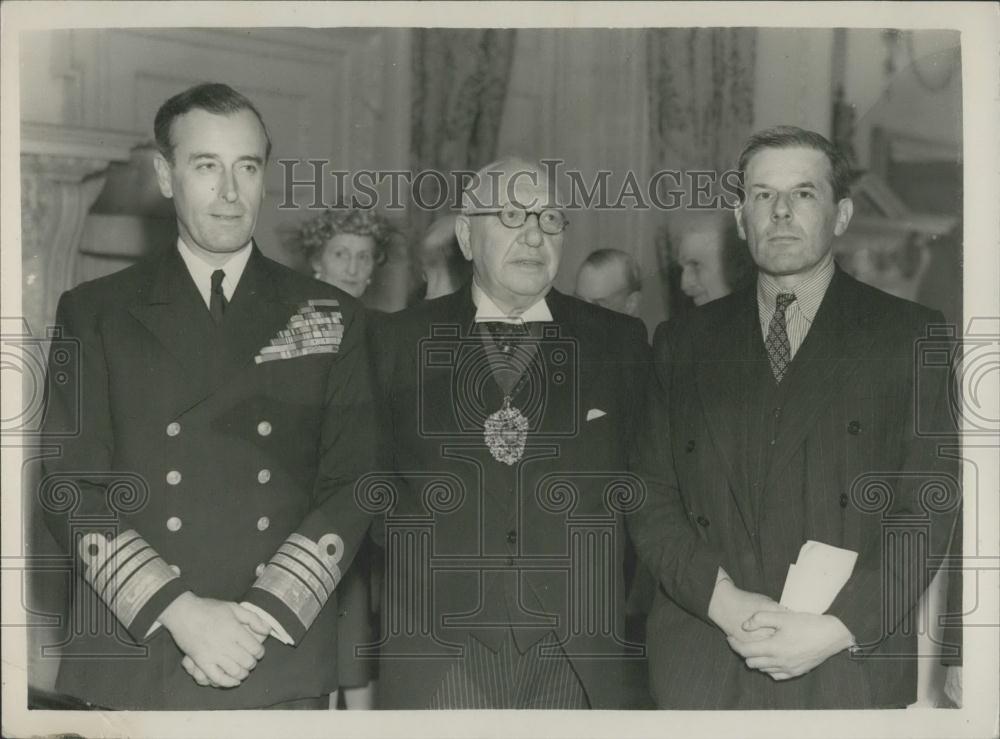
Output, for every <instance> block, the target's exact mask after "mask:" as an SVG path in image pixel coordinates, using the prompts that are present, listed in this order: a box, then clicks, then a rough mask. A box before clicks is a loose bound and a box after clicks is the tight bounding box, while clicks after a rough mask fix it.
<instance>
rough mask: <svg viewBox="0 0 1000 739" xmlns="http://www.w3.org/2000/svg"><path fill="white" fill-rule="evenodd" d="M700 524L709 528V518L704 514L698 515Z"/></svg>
mask: <svg viewBox="0 0 1000 739" xmlns="http://www.w3.org/2000/svg"><path fill="white" fill-rule="evenodd" d="M698 525H699V526H701V527H702V528H705V529H707V528H708V519H707V518H705V517H704V516H698Z"/></svg>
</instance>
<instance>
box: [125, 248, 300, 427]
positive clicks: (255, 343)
mask: <svg viewBox="0 0 1000 739" xmlns="http://www.w3.org/2000/svg"><path fill="white" fill-rule="evenodd" d="M252 248H253V252H252V253H251V255H250V259H249V261H248V262H247V266H246V268H245V270H244V272H243V276H242V277H241V278H240V282H239V284H238V285H237V287H236V292H235V293H234V294H233V300H232V301H231V302H230V305H229V306H228V309H227V313H226V319H225V321H224V323H223V325H222V326H216V325H215V323H214V322H213V321H212V318H211V315H210V314H209V312H208V308H207V307H206V306H205V301H204V300H203V298H202V297H201V294H200V293H199V292H198V288H197V287H196V286H195V284H194V281H193V280H192V279H191V275H190V273H189V272H188V270H187V266H186V265H185V264H184V261H183V260H182V259H181V256H180V254H179V253H178V252H177V250H176V249H171V250H170V251H169V252H168V253H167V254H166V255H164V257H163V258H162V260H161V261H160V262H159V263H158V264H157V265H156V266H155V268H154V270H153V272H152V275H151V278H150V281H149V283H148V285H147V287H146V289H145V290H144V292H143V295H142V296H141V297H140V300H139V301H138V302H137V303H136V304H135V305H133V306H132V308H131V309H130V311H131V313H132V315H133V316H134V317H135V318H136V320H138V321H139V322H140V323H141V324H142V325H143V326H145V328H146V329H147V330H148V331H149V332H150V333H151V334H152V335H153V336H154V337H155V338H156V339H157V341H159V343H160V344H161V345H162V346H163V347H164V348H165V349H166V350H167V352H168V353H169V354H170V355H171V356H173V357H174V359H176V360H177V362H178V364H179V365H180V367H181V369H182V372H181V373H180V375H179V376H178V379H179V381H178V383H177V387H176V388H174V392H173V393H172V396H173V397H176V398H177V407H176V409H175V413H177V414H180V413H183V412H184V411H185V410H187V409H188V408H191V407H192V406H194V405H196V404H197V403H199V402H200V401H201V400H203V399H204V398H206V397H207V396H208V395H210V394H211V393H212V392H214V391H215V390H216V389H218V388H219V387H220V386H221V385H223V384H224V383H226V382H229V381H231V380H232V377H233V375H234V374H235V373H236V372H238V371H239V370H240V368H241V367H242V366H244V365H246V364H247V363H249V362H252V361H253V356H254V354H255V353H256V350H257V348H259V347H260V346H263V345H265V344H266V343H267V340H268V338H269V337H270V336H271V335H273V334H274V333H275V332H277V330H278V329H279V328H281V326H282V325H283V324H284V322H285V321H286V320H287V317H288V314H289V311H285V310H279V309H275V302H276V301H277V297H276V295H275V290H274V286H273V283H272V282H271V280H270V279H269V271H268V268H267V264H266V260H265V259H264V258H263V256H261V254H260V253H259V252H258V251H257V247H256V246H254V247H252Z"/></svg>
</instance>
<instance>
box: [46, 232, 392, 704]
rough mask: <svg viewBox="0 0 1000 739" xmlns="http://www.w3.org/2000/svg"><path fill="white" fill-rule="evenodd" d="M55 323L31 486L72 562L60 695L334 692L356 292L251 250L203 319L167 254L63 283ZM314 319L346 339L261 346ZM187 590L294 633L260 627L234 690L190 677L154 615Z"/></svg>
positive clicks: (237, 699) (369, 430) (350, 518)
mask: <svg viewBox="0 0 1000 739" xmlns="http://www.w3.org/2000/svg"><path fill="white" fill-rule="evenodd" d="M310 301H312V302H310ZM57 323H58V326H59V328H60V330H61V332H62V335H61V338H62V339H63V341H61V342H60V344H59V346H60V347H69V350H68V351H54V352H52V357H51V359H50V383H49V388H50V389H49V398H48V416H47V422H46V428H45V430H46V434H47V436H46V438H47V440H49V441H51V442H52V443H53V444H56V445H57V447H56V448H57V449H58V452H57V453H56V454H55V455H54V456H52V457H50V458H49V459H48V460H47V461H46V464H45V475H44V479H43V480H42V482H41V484H40V489H39V497H40V503H41V506H42V508H43V511H44V513H45V517H46V522H47V525H48V527H49V529H50V530H51V532H52V534H53V535H54V537H55V539H56V541H57V542H60V543H61V545H62V546H63V547H64V548H65V551H66V552H67V553H68V554H69V555H70V556H71V557H72V562H73V569H74V576H73V588H72V598H71V600H72V602H71V604H70V611H69V616H68V620H67V627H68V634H67V638H66V643H65V644H63V645H62V646H61V648H60V649H59V654H60V657H61V666H60V671H59V677H58V682H57V688H58V689H59V690H60V691H61V692H64V693H68V694H71V695H74V696H77V697H80V698H83V699H85V700H88V701H91V702H93V703H96V704H98V705H102V706H106V707H110V708H121V709H202V708H219V709H221V708H232V709H236V708H252V707H260V706H266V705H270V704H274V703H277V702H280V701H285V700H290V699H296V698H304V697H313V696H320V695H323V694H325V693H328V692H330V691H331V690H333V689H335V688H336V687H337V679H336V677H337V664H336V654H337V649H336V636H335V634H336V629H335V625H336V620H337V608H336V600H337V595H336V592H335V586H336V584H337V582H338V581H339V580H340V578H341V576H342V574H343V572H344V570H345V569H346V568H347V567H348V566H349V565H350V562H351V558H352V556H353V553H354V551H355V549H356V547H357V545H358V543H359V541H360V540H361V538H362V537H363V535H364V533H365V531H366V528H367V525H368V522H369V517H368V515H367V514H366V513H365V512H364V511H361V510H360V509H358V508H357V507H356V505H355V503H354V484H355V480H356V478H357V477H358V476H359V475H360V474H361V473H364V472H368V471H369V470H370V468H371V457H372V449H373V446H374V441H373V428H374V425H373V418H372V413H371V390H370V377H369V375H370V365H369V362H368V358H367V349H366V342H365V328H364V319H363V313H362V310H361V308H360V306H359V304H358V303H357V302H356V301H354V300H353V299H352V298H350V297H349V296H347V295H346V294H345V293H343V292H342V291H340V290H338V289H336V288H334V287H331V286H328V285H325V284H323V283H321V282H318V281H316V280H313V279H310V278H308V277H305V276H303V275H300V274H298V273H296V272H294V271H292V270H290V269H288V268H286V267H283V266H281V265H279V264H278V263H276V262H273V261H271V260H270V259H267V258H265V257H264V256H263V255H262V254H261V253H260V252H259V251H258V250H257V247H256V246H254V247H253V252H252V254H251V256H250V259H249V261H248V262H247V264H246V268H245V270H244V272H243V275H242V277H241V279H240V281H239V283H238V285H237V288H236V290H235V292H234V294H233V297H232V300H231V302H230V303H229V305H228V307H227V309H226V314H225V318H224V321H223V322H222V324H221V325H219V326H216V324H215V323H214V322H213V320H212V318H211V316H210V314H209V311H208V310H207V309H206V306H205V303H204V301H203V299H202V297H201V295H200V294H199V292H198V290H197V288H196V286H195V284H194V282H193V280H192V279H191V277H190V274H189V273H188V271H187V268H186V266H185V265H184V263H183V261H182V259H181V257H180V255H179V253H178V252H177V250H176V249H171V250H170V251H169V252H167V253H166V254H164V255H162V256H158V257H155V258H152V259H149V260H147V261H144V262H141V263H139V264H138V265H135V266H133V267H130V268H128V269H126V270H124V271H122V272H118V273H116V274H113V275H110V276H108V277H104V278H102V279H98V280H95V281H92V282H88V283H85V284H82V285H80V286H78V287H76V288H74V289H73V290H70V291H68V292H67V293H65V294H64V295H63V296H62V299H61V300H60V303H59V310H58V318H57ZM335 324H339V325H340V326H341V327H342V328H337V326H336V325H335ZM317 326H318V327H319V329H322V330H323V331H325V333H326V335H327V336H328V337H329V336H334V337H337V336H340V335H342V339H341V341H340V344H339V347H337V348H336V351H332V352H331V351H320V352H292V353H290V354H286V355H284V356H283V355H281V353H280V351H279V350H277V349H272V350H270V353H268V352H264V353H262V352H261V349H262V348H264V347H268V346H270V345H272V344H278V345H281V346H288V337H292V338H295V337H301V336H303V335H309V336H316V335H318V334H317V333H316V327H317ZM272 340H273V341H272ZM316 343H318V344H323V343H325V344H327V345H330V342H329V341H326V342H323V341H317V342H316ZM334 346H335V343H334ZM275 352H277V354H275ZM263 356H267V357H269V358H270V357H272V356H278V357H281V358H278V359H273V360H270V359H269V361H259V358H260V357H263ZM185 591H192V592H193V593H194V594H196V595H198V596H202V597H210V598H216V599H220V600H225V601H235V602H248V603H250V604H253V605H255V606H258V607H259V608H262V609H263V610H264V611H266V612H267V613H268V614H269V615H270V616H271V617H273V618H274V619H275V620H276V621H277V622H278V623H279V624H280V625H281V626H282V627H283V628H284V629H285V631H286V632H287V634H288V635H290V636H291V637H292V639H293V640H294V645H293V646H286V645H285V644H283V643H280V642H279V641H278V640H277V639H272V638H269V639H268V640H267V641H266V643H265V647H266V649H267V653H266V655H265V656H264V658H263V659H262V660H261V661H260V663H259V664H258V665H257V667H256V669H255V670H253V671H252V672H251V674H250V677H249V678H248V679H247V680H245V681H244V682H243V683H242V684H241V685H240V686H238V687H236V688H233V689H228V690H224V689H216V688H211V687H200V686H198V685H197V684H196V683H195V682H194V681H193V680H192V679H191V677H190V676H189V675H188V674H187V673H186V672H185V671H184V669H183V667H182V666H181V659H182V656H183V655H182V653H181V652H180V651H179V650H178V648H177V646H176V645H175V643H174V641H173V639H172V638H171V636H170V634H169V632H168V631H167V630H166V629H165V628H153V627H154V622H155V620H156V619H157V617H158V616H159V615H160V613H161V612H162V611H163V609H164V608H165V607H166V606H167V605H169V604H170V603H171V602H172V601H173V600H174V599H175V598H176V597H177V596H178V595H180V594H181V593H183V592H185Z"/></svg>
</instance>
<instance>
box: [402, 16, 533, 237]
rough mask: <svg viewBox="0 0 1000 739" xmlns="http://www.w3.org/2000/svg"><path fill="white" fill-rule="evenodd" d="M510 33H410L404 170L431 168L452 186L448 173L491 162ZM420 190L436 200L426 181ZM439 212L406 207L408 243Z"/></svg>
mask: <svg viewBox="0 0 1000 739" xmlns="http://www.w3.org/2000/svg"><path fill="white" fill-rule="evenodd" d="M515 38H516V32H515V31H513V30H504V29H493V28H487V29H473V28H468V29H442V28H421V29H415V30H414V32H413V84H412V118H411V129H410V166H411V169H412V171H413V172H414V173H417V172H422V171H426V170H436V171H438V172H441V173H442V174H444V175H445V177H446V179H447V181H448V185H449V187H452V182H453V180H452V177H451V174H450V173H451V172H453V171H461V170H466V171H474V170H477V169H479V168H480V167H481V166H483V165H484V164H488V163H489V162H490V161H492V160H493V159H494V158H496V155H497V151H496V146H497V139H498V137H499V133H500V123H501V120H502V117H503V108H504V102H505V100H506V97H507V84H508V81H509V78H510V69H511V64H512V62H513V59H514V42H515ZM422 192H423V193H424V197H425V198H426V199H430V200H433V199H435V198H436V192H437V186H436V185H432V184H431V180H430V178H428V179H427V184H425V185H424V187H423V189H422ZM453 202H454V197H453V195H452V197H449V199H448V202H445V203H443V204H441V207H440V208H439V209H438V210H439V211H441V212H440V213H434V212H428V211H427V210H424V209H422V208H419V207H414V208H413V209H412V212H411V225H412V226H413V234H414V242H415V243H416V242H418V241H419V239H420V237H421V235H422V234H423V232H424V231H425V230H426V228H427V226H428V225H429V224H430V223H431V221H433V220H434V218H435V217H436V216H437V215H440V214H443V211H445V210H447V209H448V208H449V207H450V204H452V203H453Z"/></svg>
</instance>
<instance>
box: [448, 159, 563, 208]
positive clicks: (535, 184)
mask: <svg viewBox="0 0 1000 739" xmlns="http://www.w3.org/2000/svg"><path fill="white" fill-rule="evenodd" d="M556 202H557V198H556V193H555V183H554V182H550V181H549V177H548V173H547V171H546V170H545V168H544V167H542V166H541V165H540V164H539V163H538V162H532V161H529V160H527V159H523V158H521V157H505V158H503V159H498V160H496V161H495V162H490V163H489V164H487V165H486V166H485V167H482V168H480V169H479V170H478V171H477V172H476V173H475V174H474V175H473V176H472V179H471V180H469V183H468V185H467V186H466V188H465V191H464V192H463V193H462V210H463V211H469V210H479V209H487V208H502V207H503V206H504V205H507V204H513V205H516V206H518V207H519V208H523V209H524V210H529V211H534V210H542V209H544V208H549V207H555V204H556Z"/></svg>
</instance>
